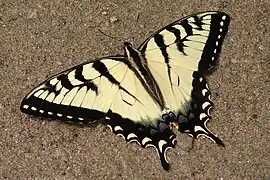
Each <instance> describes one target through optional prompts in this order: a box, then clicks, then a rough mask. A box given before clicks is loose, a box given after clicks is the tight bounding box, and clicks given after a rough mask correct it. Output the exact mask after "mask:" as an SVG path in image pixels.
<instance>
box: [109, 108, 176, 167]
mask: <svg viewBox="0 0 270 180" xmlns="http://www.w3.org/2000/svg"><path fill="white" fill-rule="evenodd" d="M106 116H107V117H106V118H105V122H106V123H107V124H108V126H109V127H110V128H111V130H112V131H113V132H114V133H115V134H116V135H122V136H123V137H124V139H125V140H126V141H127V142H132V141H136V142H138V143H139V144H140V145H141V146H142V147H143V148H145V147H148V146H154V147H155V148H156V150H157V152H158V155H159V157H160V161H161V164H162V167H163V168H164V169H165V170H169V162H168V160H167V158H166V150H167V149H169V148H174V147H175V144H176V139H175V134H174V133H173V132H172V131H171V130H170V128H169V127H168V125H167V124H165V123H164V122H163V121H159V122H158V124H157V126H156V127H154V126H151V125H150V124H149V125H147V124H143V123H140V122H134V121H131V120H129V119H123V118H122V117H121V116H120V115H118V114H115V113H113V112H111V111H109V112H108V113H107V114H106Z"/></svg>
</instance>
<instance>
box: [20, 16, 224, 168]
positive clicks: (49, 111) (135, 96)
mask: <svg viewBox="0 0 270 180" xmlns="http://www.w3.org/2000/svg"><path fill="white" fill-rule="evenodd" d="M228 25H229V16H228V15H226V14H225V13H222V12H203V13H198V14H195V15H191V16H188V17H185V18H183V19H180V20H178V21H175V22H173V23H172V24H170V25H168V26H166V27H164V28H162V29H161V30H159V31H157V32H156V33H154V34H153V35H152V36H150V37H149V38H148V39H147V40H146V41H144V42H143V43H142V44H141V45H140V46H139V47H138V48H134V47H133V46H132V45H131V44H130V43H128V42H125V43H124V55H123V56H110V57H104V58H100V59H97V60H94V61H90V62H86V63H83V64H80V65H78V66H75V67H73V68H71V69H68V70H65V71H63V72H61V73H59V74H56V75H54V76H52V77H51V78H49V79H47V80H46V81H45V82H43V83H41V84H40V85H38V86H37V87H36V88H34V89H33V90H32V91H30V92H29V93H28V94H27V95H26V97H25V98H24V99H23V101H22V104H21V111H22V112H24V113H27V114H31V115H36V116H43V117H49V118H53V119H61V120H64V121H71V122H77V123H85V124H87V123H91V122H94V121H96V120H99V119H102V118H103V119H105V122H106V124H107V125H108V126H109V127H110V128H111V129H112V131H113V132H114V133H115V134H117V135H122V136H123V137H124V138H125V140H126V141H127V142H132V141H137V142H138V143H139V144H141V146H142V147H148V146H153V147H155V148H156V150H157V152H158V154H159V157H160V160H161V164H162V166H163V168H164V169H165V170H168V169H169V163H168V161H167V159H166V150H167V149H169V148H174V147H175V144H176V140H175V137H176V136H175V134H174V133H173V131H172V128H176V129H178V130H179V131H180V132H182V133H188V134H189V135H190V136H192V137H193V138H197V137H199V136H200V135H204V136H206V137H208V138H210V139H211V140H213V141H214V142H216V143H217V144H219V145H222V146H224V144H223V143H222V141H221V140H220V139H219V138H218V137H216V136H215V135H214V134H213V133H211V132H210V131H209V130H208V129H207V127H206V123H207V122H208V121H209V119H211V116H210V112H209V111H210V109H211V108H212V107H213V103H212V101H211V100H210V94H211V93H210V90H209V88H208V86H207V81H206V78H205V75H206V74H207V73H208V72H209V71H210V70H212V69H213V68H214V67H215V66H216V64H217V58H218V55H219V52H220V50H221V44H222V42H223V39H224V37H225V34H226V32H227V29H228Z"/></svg>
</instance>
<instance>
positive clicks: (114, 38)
mask: <svg viewBox="0 0 270 180" xmlns="http://www.w3.org/2000/svg"><path fill="white" fill-rule="evenodd" d="M98 31H99V32H100V33H101V34H103V35H105V36H107V37H109V38H111V39H113V40H115V41H118V42H120V43H122V41H120V40H119V39H117V38H116V37H113V36H111V35H108V34H106V33H104V32H103V31H101V30H100V29H98Z"/></svg>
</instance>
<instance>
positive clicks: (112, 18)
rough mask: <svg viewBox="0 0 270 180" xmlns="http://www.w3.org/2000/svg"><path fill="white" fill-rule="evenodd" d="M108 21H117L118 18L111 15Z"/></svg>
mask: <svg viewBox="0 0 270 180" xmlns="http://www.w3.org/2000/svg"><path fill="white" fill-rule="evenodd" d="M110 21H111V23H115V22H117V21H118V19H117V18H116V17H115V16H113V17H111V19H110Z"/></svg>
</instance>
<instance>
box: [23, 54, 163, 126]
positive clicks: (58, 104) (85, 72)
mask: <svg viewBox="0 0 270 180" xmlns="http://www.w3.org/2000/svg"><path fill="white" fill-rule="evenodd" d="M120 60H122V58H120V57H117V58H113V57H111V58H104V59H101V60H96V61H94V62H89V63H86V64H82V65H79V66H76V67H74V68H72V69H69V70H67V71H64V72H62V73H60V74H58V75H56V76H53V77H52V78H50V79H48V80H47V81H45V82H44V83H42V84H40V85H39V86H37V87H36V88H34V89H33V90H32V91H31V92H30V93H29V94H28V95H27V96H26V97H25V98H24V100H23V101H22V104H21V110H22V111H23V112H25V113H28V114H33V115H38V116H44V117H51V118H56V119H62V120H67V121H73V122H75V121H76V122H82V123H88V122H91V121H94V120H97V119H99V118H101V117H105V114H106V113H107V112H108V111H109V110H111V111H112V112H114V113H117V114H120V115H121V116H122V117H123V118H129V119H132V120H133V121H147V122H148V123H149V124H156V119H157V118H158V117H159V116H160V114H161V109H160V107H159V106H158V105H157V104H156V103H155V102H154V101H153V100H152V99H151V97H150V96H149V95H148V93H147V92H146V91H145V89H144V88H143V86H142V85H141V83H140V82H139V81H138V80H137V78H136V76H135V75H134V73H133V72H132V71H131V70H130V69H129V68H128V67H127V65H126V64H125V63H123V62H122V61H120ZM146 109H147V110H146Z"/></svg>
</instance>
